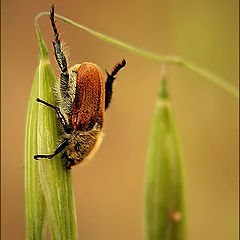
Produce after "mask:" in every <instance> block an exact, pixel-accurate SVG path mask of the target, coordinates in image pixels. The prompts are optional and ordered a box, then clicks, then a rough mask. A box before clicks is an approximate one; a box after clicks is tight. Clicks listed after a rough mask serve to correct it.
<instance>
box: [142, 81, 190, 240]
mask: <svg viewBox="0 0 240 240" xmlns="http://www.w3.org/2000/svg"><path fill="white" fill-rule="evenodd" d="M182 177H183V176H182V158H181V154H180V150H179V140H178V138H177V134H176V129H175V124H174V118H173V114H172V110H171V106H170V103H169V98H168V93H167V88H166V77H165V76H163V78H162V80H161V84H160V90H159V93H158V99H157V104H156V109H155V113H154V116H153V123H152V131H151V136H150V142H149V149H148V156H147V168H146V179H145V203H144V240H184V239H185V213H184V197H183V179H182Z"/></svg>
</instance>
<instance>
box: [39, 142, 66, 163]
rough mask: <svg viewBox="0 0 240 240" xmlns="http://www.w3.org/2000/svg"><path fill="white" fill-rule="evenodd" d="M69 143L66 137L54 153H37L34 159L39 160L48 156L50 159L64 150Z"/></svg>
mask: <svg viewBox="0 0 240 240" xmlns="http://www.w3.org/2000/svg"><path fill="white" fill-rule="evenodd" d="M68 144H69V142H68V140H67V139H65V140H64V141H63V142H61V143H60V144H59V145H58V146H57V148H56V149H55V151H54V153H53V154H48V155H35V156H34V159H35V160H39V159H41V158H48V159H51V158H53V157H55V156H56V155H57V154H59V153H60V152H62V150H64V148H65V147H67V146H68Z"/></svg>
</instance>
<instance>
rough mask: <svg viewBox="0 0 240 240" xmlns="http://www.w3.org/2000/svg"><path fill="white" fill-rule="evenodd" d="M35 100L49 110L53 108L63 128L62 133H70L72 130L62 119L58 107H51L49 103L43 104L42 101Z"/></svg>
mask: <svg viewBox="0 0 240 240" xmlns="http://www.w3.org/2000/svg"><path fill="white" fill-rule="evenodd" d="M36 100H37V102H40V103H42V104H44V105H46V106H48V107H50V108H53V109H54V110H55V111H56V113H57V115H58V117H59V119H60V121H61V124H62V126H63V128H64V131H65V132H66V133H71V131H72V129H71V127H69V125H68V124H67V121H66V119H65V118H64V116H63V114H62V113H61V111H60V109H59V108H58V107H56V106H54V105H52V104H50V103H47V102H45V101H43V100H41V99H39V98H37V99H36Z"/></svg>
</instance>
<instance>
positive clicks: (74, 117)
mask: <svg viewBox="0 0 240 240" xmlns="http://www.w3.org/2000/svg"><path fill="white" fill-rule="evenodd" d="M50 21H51V26H52V29H53V32H54V36H55V40H54V42H53V48H54V55H55V58H56V61H57V64H58V66H59V68H60V70H61V73H60V77H59V80H58V81H57V83H56V93H57V94H56V97H57V99H58V106H54V105H52V104H50V103H48V102H46V101H44V100H41V99H39V98H37V99H36V100H37V102H39V103H42V104H44V105H46V106H48V107H50V108H52V109H53V110H55V111H56V114H57V116H58V118H59V120H60V123H61V125H62V128H63V137H62V138H63V140H62V141H61V143H60V144H59V145H58V146H57V148H56V149H55V151H54V153H53V154H40V155H35V156H34V159H35V160H39V159H44V158H47V159H52V158H53V157H54V156H56V155H57V154H59V153H62V159H65V166H66V168H67V169H71V167H72V166H75V165H78V164H80V163H82V162H85V161H86V160H87V159H89V158H91V157H92V156H93V154H94V153H95V152H96V150H97V149H98V148H99V146H100V143H101V140H102V136H103V131H102V128H103V124H104V114H105V111H106V110H107V109H108V107H109V104H110V102H111V99H112V85H113V82H114V80H115V79H116V75H117V73H118V72H119V70H120V69H122V68H123V67H124V66H125V65H126V60H125V59H124V58H123V59H122V60H121V62H119V63H117V64H116V65H115V67H114V68H113V71H112V73H111V74H109V73H108V72H107V71H106V74H107V80H106V82H105V81H104V76H103V72H102V70H101V69H100V67H99V66H97V65H96V64H94V63H90V62H84V63H82V64H77V65H75V66H73V67H71V68H69V69H68V65H67V60H66V57H65V56H64V53H63V51H62V48H61V42H60V38H59V34H58V31H57V28H56V25H55V19H54V5H52V6H51V9H50Z"/></svg>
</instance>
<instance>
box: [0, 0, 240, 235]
mask: <svg viewBox="0 0 240 240" xmlns="http://www.w3.org/2000/svg"><path fill="white" fill-rule="evenodd" d="M53 2H54V3H55V8H56V12H57V13H59V14H61V15H63V16H66V17H69V18H71V19H73V20H75V21H76V22H79V23H81V24H83V25H86V26H88V27H90V28H93V29H95V30H97V31H100V32H103V33H106V34H108V35H110V36H113V37H115V38H117V39H120V40H122V41H124V42H128V43H130V44H132V45H135V46H137V47H140V48H143V49H146V50H149V51H152V52H155V53H158V54H175V55H179V56H181V57H184V58H186V59H188V60H191V61H193V62H194V63H196V64H199V65H200V66H203V67H206V68H207V69H210V70H212V71H213V72H215V73H217V74H218V75H220V76H222V77H224V78H225V79H226V80H227V81H228V82H229V83H231V84H232V85H234V86H237V82H238V64H239V61H238V50H239V49H238V40H239V37H238V36H239V30H238V27H239V25H238V23H239V10H238V9H239V6H238V1H237V0H229V1H226V0H212V1H209V0H203V1H192V0H186V1H178V0H172V1H162V0H160V1H156V0H155V1H146V0H145V1H144V0H140V1H137V0H133V1H128V0H122V1H110V0H102V1H71V0H69V1H53ZM51 3H52V2H50V1H47V0H43V1H30V0H22V1H17V0H3V1H2V9H1V17H2V26H1V27H2V45H1V47H2V58H1V59H2V216H1V217H2V239H4V240H12V239H24V238H25V237H24V234H25V226H24V185H23V183H24V176H23V147H24V146H23V145H24V124H25V123H24V121H25V112H26V106H27V101H28V97H29V92H30V88H31V83H32V79H33V75H34V72H35V70H36V67H37V64H38V45H37V39H36V34H35V28H34V17H35V15H36V14H37V13H39V12H43V11H48V10H49V6H50V4H51ZM58 26H59V30H60V33H61V38H62V39H63V41H64V42H65V43H66V46H67V47H68V48H69V53H70V57H69V60H70V61H71V64H70V65H72V64H76V63H81V62H83V61H91V62H95V63H97V64H98V65H99V66H100V67H102V68H103V69H108V70H111V69H112V67H113V65H114V64H115V63H116V62H117V61H118V60H120V59H121V58H122V57H125V58H126V59H127V62H128V64H127V67H126V68H125V69H124V70H123V71H121V73H120V74H119V75H118V78H117V82H116V84H115V85H114V91H115V92H114V96H113V101H112V104H111V108H110V109H109V110H108V111H107V113H106V122H105V133H106V135H105V138H104V141H103V144H102V146H101V148H100V150H99V151H98V153H97V154H96V155H95V157H94V158H95V159H94V161H92V162H91V163H90V164H89V165H88V166H87V167H84V168H80V167H77V168H74V169H73V181H74V189H75V197H76V205H77V217H78V226H79V239H81V240H97V239H115V240H122V239H127V240H140V239H141V223H142V206H143V181H144V166H145V160H146V151H147V143H148V137H149V130H150V124H151V119H152V114H153V110H154V106H155V100H156V91H157V88H158V85H159V75H160V64H159V63H156V62H154V61H151V60H148V59H144V58H142V57H138V56H135V55H133V54H132V53H129V52H127V51H125V50H123V49H119V48H117V47H114V46H112V45H109V44H107V43H105V42H103V41H100V40H98V39H96V38H94V37H93V36H90V35H89V34H88V33H86V32H84V31H82V30H79V29H77V28H75V27H72V26H70V25H66V24H64V23H59V22H58ZM40 27H41V31H42V33H43V36H44V39H45V42H46V43H47V45H48V48H49V49H50V57H51V61H52V63H53V65H54V68H55V69H56V74H59V72H58V70H57V66H56V64H55V62H54V59H53V57H52V46H51V41H52V40H53V35H52V31H51V28H50V24H49V20H48V18H47V17H43V18H41V19H40ZM166 67H167V70H168V85H169V91H170V95H171V99H172V105H173V110H174V113H175V117H176V122H177V126H178V131H179V135H180V138H181V141H182V150H183V155H184V157H185V169H186V171H185V173H186V179H185V180H186V195H187V212H188V236H189V239H191V240H202V239H204V240H236V239H237V236H238V220H237V218H238V197H237V196H238V110H237V107H238V105H237V103H238V102H237V100H236V98H234V97H233V96H232V95H230V94H229V93H227V92H225V91H224V90H222V89H220V88H219V87H217V86H216V85H214V84H213V83H211V82H209V81H207V80H206V79H204V78H203V77H200V76H198V75H197V74H195V73H192V72H190V71H189V70H186V69H183V68H180V67H178V66H174V65H171V66H170V65H167V66H166Z"/></svg>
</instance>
